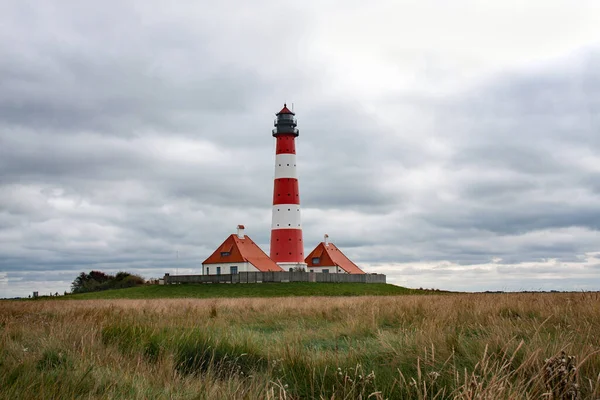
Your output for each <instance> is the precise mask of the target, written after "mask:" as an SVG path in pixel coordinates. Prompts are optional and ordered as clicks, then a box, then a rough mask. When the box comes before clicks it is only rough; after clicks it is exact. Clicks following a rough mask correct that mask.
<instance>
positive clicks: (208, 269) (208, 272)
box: [206, 267, 210, 275]
mask: <svg viewBox="0 0 600 400" xmlns="http://www.w3.org/2000/svg"><path fill="white" fill-rule="evenodd" d="M206 275H210V268H208V267H206Z"/></svg>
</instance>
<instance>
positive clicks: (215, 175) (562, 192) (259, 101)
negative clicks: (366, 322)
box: [0, 0, 600, 297]
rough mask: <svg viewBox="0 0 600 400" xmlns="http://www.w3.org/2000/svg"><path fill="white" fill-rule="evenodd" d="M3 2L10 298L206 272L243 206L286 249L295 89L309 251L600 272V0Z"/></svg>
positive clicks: (526, 284) (2, 229)
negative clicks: (281, 126) (283, 134)
mask: <svg viewBox="0 0 600 400" xmlns="http://www.w3.org/2000/svg"><path fill="white" fill-rule="evenodd" d="M450 4H451V5H450ZM0 15H1V17H0V297H12V296H27V295H28V294H30V293H31V292H32V291H33V290H38V291H40V292H41V293H42V294H44V293H48V292H50V291H52V292H56V291H58V292H61V293H62V292H63V291H65V290H69V288H70V283H71V282H72V281H73V279H74V278H75V277H76V275H77V274H78V273H79V272H81V271H90V270H92V269H96V270H102V271H106V272H117V271H120V270H125V271H130V272H135V273H139V274H141V275H142V276H144V277H146V278H150V277H159V276H162V275H163V274H164V273H165V272H169V273H175V272H176V271H177V272H179V273H199V271H201V262H202V261H203V260H204V259H205V258H206V257H208V256H209V255H210V253H211V252H212V251H213V250H214V249H215V248H216V246H218V245H219V244H220V243H221V242H222V241H223V240H224V239H225V238H226V237H227V236H228V235H229V234H231V233H233V232H234V230H235V227H236V225H237V224H240V223H241V224H244V225H245V226H246V228H247V234H248V235H249V236H250V237H251V238H252V239H253V240H254V241H255V242H257V243H258V244H259V245H260V246H261V247H262V248H263V250H265V252H267V253H268V251H269V249H268V247H269V244H268V243H269V235H270V218H271V201H272V190H273V188H272V185H273V172H274V159H275V155H274V139H273V138H272V136H271V128H272V124H273V117H274V113H275V112H277V111H278V110H279V109H280V108H281V107H282V106H283V103H284V101H287V103H288V104H292V103H293V105H294V109H295V111H296V114H297V117H298V127H299V129H300V137H299V138H298V140H297V150H298V173H299V176H300V194H301V206H302V217H303V225H304V239H305V242H306V246H307V247H306V248H305V252H306V253H308V252H310V251H311V250H312V248H313V247H314V246H316V245H317V244H318V243H319V242H320V241H321V240H322V237H323V234H324V233H328V234H329V236H330V239H331V241H333V242H334V243H335V244H336V245H337V246H338V247H339V248H341V249H342V250H343V251H344V252H345V253H346V254H347V255H348V256H349V257H350V258H351V259H353V260H354V261H355V262H356V263H357V264H359V265H360V266H362V267H363V268H364V269H365V270H366V271H367V272H380V273H386V274H387V275H388V282H391V283H395V284H399V285H403V286H408V287H427V288H431V287H434V288H439V289H448V290H468V291H482V290H554V289H556V290H599V289H600V235H599V229H600V39H599V38H600V24H599V23H598V21H599V20H600V3H599V2H598V1H595V0H590V1H584V0H581V1H577V2H573V1H567V0H565V1H552V0H544V1H534V0H530V1H527V2H523V1H520V0H497V1H485V2H483V1H476V0H457V1H453V2H442V1H438V0H425V1H423V0H421V1H369V2H365V1H323V0H319V1H302V2H289V1H260V0H259V1H251V2H248V1H221V2H201V1H194V2H192V1H189V2H176V3H172V2H171V3H169V2H158V1H148V0H143V1H123V0H120V1H101V2H81V1H60V2H49V1H48V2H39V1H26V0H14V1H13V0H4V1H1V2H0ZM177 253H178V254H179V258H177V257H176V255H177Z"/></svg>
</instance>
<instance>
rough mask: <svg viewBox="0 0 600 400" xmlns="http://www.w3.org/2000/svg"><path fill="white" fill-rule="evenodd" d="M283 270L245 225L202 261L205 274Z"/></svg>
mask: <svg viewBox="0 0 600 400" xmlns="http://www.w3.org/2000/svg"><path fill="white" fill-rule="evenodd" d="M268 271H277V272H281V271H283V269H281V267H280V266H279V265H277V264H276V263H275V262H274V261H273V260H271V259H270V258H269V256H267V255H266V254H265V252H264V251H262V250H261V249H260V247H258V245H257V244H256V243H254V242H253V241H252V239H250V238H249V237H248V236H247V235H244V225H238V228H237V234H232V235H230V236H229V237H228V238H227V239H225V241H224V242H223V243H222V244H221V245H220V246H219V247H218V248H217V250H215V252H214V253H212V254H211V256H210V257H208V258H207V259H206V260H204V262H203V263H202V274H203V275H221V274H237V273H238V272H268Z"/></svg>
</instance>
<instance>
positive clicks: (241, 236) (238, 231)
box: [237, 225, 246, 239]
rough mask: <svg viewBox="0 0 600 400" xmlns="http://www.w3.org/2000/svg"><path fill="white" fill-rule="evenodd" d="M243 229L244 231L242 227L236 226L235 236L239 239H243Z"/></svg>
mask: <svg viewBox="0 0 600 400" xmlns="http://www.w3.org/2000/svg"><path fill="white" fill-rule="evenodd" d="M244 229H246V228H244V225H238V226H237V235H238V237H239V238H240V239H243V238H244Z"/></svg>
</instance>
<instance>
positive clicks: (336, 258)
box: [304, 235, 365, 274]
mask: <svg viewBox="0 0 600 400" xmlns="http://www.w3.org/2000/svg"><path fill="white" fill-rule="evenodd" d="M328 238H329V236H328V235H325V240H324V241H323V242H321V243H319V244H318V245H317V247H315V249H314V250H313V251H312V252H311V253H310V254H309V255H308V257H306V259H305V260H304V261H305V262H306V266H307V269H308V271H309V272H324V273H333V274H335V273H341V274H344V273H345V274H364V273H365V272H364V271H363V270H362V269H360V268H359V267H358V265H356V264H354V263H353V262H352V261H350V259H349V258H348V257H346V255H345V254H344V253H342V252H341V250H340V249H338V248H337V247H336V246H335V245H334V244H333V243H329V240H328Z"/></svg>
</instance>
